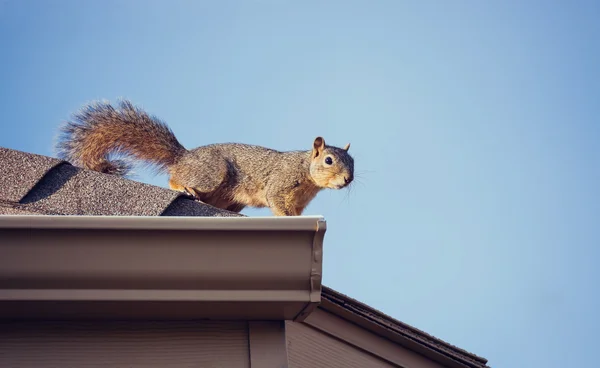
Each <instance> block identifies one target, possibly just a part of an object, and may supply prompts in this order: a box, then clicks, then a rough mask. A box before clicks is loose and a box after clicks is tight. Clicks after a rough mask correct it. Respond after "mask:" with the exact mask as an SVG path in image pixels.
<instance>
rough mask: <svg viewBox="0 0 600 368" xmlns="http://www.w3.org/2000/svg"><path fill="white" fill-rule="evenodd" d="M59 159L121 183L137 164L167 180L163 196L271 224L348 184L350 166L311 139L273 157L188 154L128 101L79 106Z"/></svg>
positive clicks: (223, 150)
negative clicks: (172, 193) (187, 198)
mask: <svg viewBox="0 0 600 368" xmlns="http://www.w3.org/2000/svg"><path fill="white" fill-rule="evenodd" d="M59 132H60V137H59V141H58V143H57V145H56V150H57V153H58V156H59V157H60V158H62V159H64V160H66V161H68V162H70V163H71V164H73V165H76V166H80V167H84V168H86V169H90V170H95V171H99V172H102V173H107V174H114V175H119V176H126V175H127V174H128V173H129V171H130V169H131V167H132V166H131V162H128V161H127V160H123V159H120V160H115V159H109V155H110V154H116V155H123V156H126V157H129V158H130V159H132V158H135V159H137V160H140V161H141V162H144V163H146V164H150V165H153V166H155V167H156V169H157V170H158V171H159V172H164V171H166V172H168V174H169V188H170V189H172V190H176V191H180V192H185V193H188V194H189V195H191V196H193V197H194V198H195V199H197V200H200V201H202V202H204V203H206V204H209V205H212V206H214V207H217V208H221V209H225V210H228V211H232V212H236V213H239V212H241V211H242V210H243V209H244V208H245V207H255V208H264V207H268V208H270V210H271V211H272V213H273V214H274V215H275V216H299V215H301V214H302V212H303V211H304V209H305V208H306V206H308V204H309V203H310V202H311V201H312V200H313V199H314V198H315V196H316V195H317V194H318V193H319V192H320V191H321V190H322V189H325V188H331V189H342V188H345V187H347V186H349V185H350V184H351V183H352V181H353V179H354V159H353V158H352V156H351V155H350V154H349V153H348V149H349V148H350V143H348V144H347V145H346V146H345V147H344V148H339V147H334V146H330V145H326V144H325V140H324V139H323V137H316V138H315V140H314V141H313V144H312V148H311V149H310V150H300V151H284V152H282V151H277V150H274V149H269V148H266V147H261V146H257V145H249V144H241V143H217V144H209V145H205V146H200V147H197V148H194V149H190V150H188V149H186V148H184V146H183V145H182V144H181V143H179V141H178V140H177V138H176V137H175V134H174V133H173V131H172V130H171V129H170V128H169V127H168V126H167V124H166V123H165V122H163V121H162V120H160V119H159V118H157V117H156V116H153V115H149V114H148V113H147V112H146V111H144V110H142V109H141V108H139V107H137V106H134V104H132V103H131V102H130V101H129V100H120V101H119V106H118V108H115V107H113V106H112V105H111V104H110V103H108V102H104V101H102V102H100V101H95V102H92V103H89V104H87V105H84V106H83V107H82V108H81V110H80V111H79V112H77V113H75V114H73V118H72V119H71V120H70V121H67V122H66V123H64V125H63V126H62V127H61V128H60V129H59Z"/></svg>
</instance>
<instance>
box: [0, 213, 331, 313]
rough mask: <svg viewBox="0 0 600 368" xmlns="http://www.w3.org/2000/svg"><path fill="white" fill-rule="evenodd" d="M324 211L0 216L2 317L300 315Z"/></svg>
mask: <svg viewBox="0 0 600 368" xmlns="http://www.w3.org/2000/svg"><path fill="white" fill-rule="evenodd" d="M325 231H326V223H325V221H324V219H323V218H322V217H309V216H303V217H253V218H249V217H240V218H215V217H210V218H209V217H205V218H203V217H153V216H152V217H136V216H134V217H128V216H127V217H113V216H0V319H221V320H228V319H229V320H236V319H237V320H281V319H287V320H297V321H301V320H303V319H304V318H305V317H306V316H307V315H308V314H309V313H310V312H311V311H312V310H313V309H314V308H315V307H316V306H317V305H318V304H319V303H320V300H321V279H322V246H323V238H324V234H325Z"/></svg>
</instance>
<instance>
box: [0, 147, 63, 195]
mask: <svg viewBox="0 0 600 368" xmlns="http://www.w3.org/2000/svg"><path fill="white" fill-rule="evenodd" d="M63 162H64V161H62V160H59V159H56V158H51V157H46V156H40V155H35V154H31V153H25V152H21V151H16V150H11V149H8V148H3V147H0V163H1V165H0V188H2V190H0V200H1V201H6V202H19V201H20V200H21V199H22V198H23V197H24V196H25V195H26V194H27V193H28V192H29V191H30V190H31V189H32V188H33V187H34V186H35V185H36V184H37V183H38V181H39V180H40V179H41V178H42V177H43V176H44V175H46V173H47V172H48V171H50V170H51V169H52V168H54V167H56V166H57V165H60V164H61V163H63Z"/></svg>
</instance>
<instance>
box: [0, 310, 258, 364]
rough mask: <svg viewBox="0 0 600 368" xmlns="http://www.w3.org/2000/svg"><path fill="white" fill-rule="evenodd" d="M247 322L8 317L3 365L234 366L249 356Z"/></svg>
mask: <svg viewBox="0 0 600 368" xmlns="http://www.w3.org/2000/svg"><path fill="white" fill-rule="evenodd" d="M248 330H249V329H248V323H247V322H245V321H240V322H219V321H202V322H9V323H2V324H0V367H23V368H27V367H36V368H38V367H39V368H43V367H91V366H94V367H99V366H113V367H161V368H164V367H174V368H175V367H177V368H185V367H203V368H216V367H231V368H238V367H239V368H245V367H249V366H250V361H249V334H248Z"/></svg>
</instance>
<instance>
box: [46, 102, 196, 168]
mask: <svg viewBox="0 0 600 368" xmlns="http://www.w3.org/2000/svg"><path fill="white" fill-rule="evenodd" d="M56 148H57V154H58V156H59V157H60V158H62V159H64V160H66V161H69V162H70V163H72V164H73V165H77V166H81V167H84V168H86V169H91V170H95V171H100V172H103V173H108V174H116V175H127V173H128V172H129V171H130V169H131V165H130V164H129V163H128V162H127V161H125V160H114V159H109V155H111V154H116V155H126V156H133V157H135V158H137V159H139V160H142V161H145V162H146V163H148V164H154V165H156V166H157V168H158V169H159V170H166V169H167V168H168V167H169V166H170V165H172V164H174V163H175V162H176V160H177V159H178V158H179V157H180V156H181V155H182V154H183V153H184V152H185V148H184V147H183V146H182V145H181V143H179V141H178V140H177V138H176V137H175V135H174V134H173V132H172V131H171V129H169V127H168V126H167V125H166V124H165V123H164V122H162V121H161V120H159V119H158V118H156V117H154V116H150V115H148V114H147V113H146V112H144V111H143V110H141V109H139V108H137V107H135V106H134V105H133V104H132V103H131V102H130V101H128V100H122V101H119V107H118V108H117V109H115V108H114V107H113V106H111V105H110V104H109V103H108V102H93V103H90V104H88V105H86V106H84V107H83V108H82V109H81V110H80V111H79V112H78V113H76V114H74V115H73V119H72V120H71V121H68V122H67V123H65V124H64V125H63V126H62V127H61V129H60V138H59V142H58V144H57V146H56Z"/></svg>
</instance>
